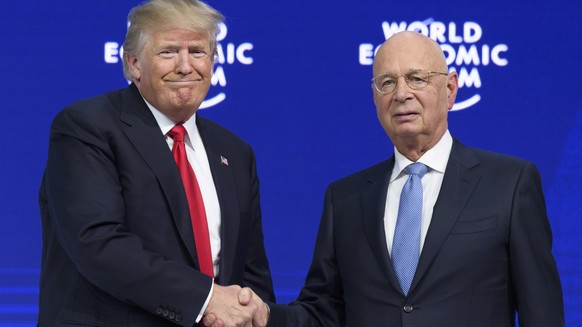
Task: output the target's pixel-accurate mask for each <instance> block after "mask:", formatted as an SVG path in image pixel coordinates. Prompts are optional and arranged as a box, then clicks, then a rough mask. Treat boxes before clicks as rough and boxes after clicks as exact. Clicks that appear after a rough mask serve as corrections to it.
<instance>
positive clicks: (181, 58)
mask: <svg viewBox="0 0 582 327" xmlns="http://www.w3.org/2000/svg"><path fill="white" fill-rule="evenodd" d="M191 60H192V58H191V56H190V53H189V52H188V50H185V51H184V50H182V51H180V52H178V55H177V56H176V73H178V74H182V75H187V74H190V73H191V72H192V70H193V68H192V63H191Z"/></svg>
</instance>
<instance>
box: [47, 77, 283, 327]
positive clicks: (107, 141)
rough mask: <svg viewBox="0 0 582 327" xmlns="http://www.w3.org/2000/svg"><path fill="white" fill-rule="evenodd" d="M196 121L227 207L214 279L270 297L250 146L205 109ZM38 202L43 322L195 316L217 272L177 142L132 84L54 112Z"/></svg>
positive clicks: (150, 321) (153, 322)
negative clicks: (201, 252) (200, 235)
mask: <svg viewBox="0 0 582 327" xmlns="http://www.w3.org/2000/svg"><path fill="white" fill-rule="evenodd" d="M197 125H198V129H199V131H200V136H201V137H202V140H203V142H204V145H205V148H206V152H207V155H208V161H209V163H210V168H211V171H212V176H213V179H214V184H215V186H216V192H217V194H218V200H219V203H220V210H221V235H220V236H221V243H222V250H221V253H220V273H219V276H218V277H217V278H216V280H215V282H216V283H218V284H221V285H230V284H238V285H241V286H248V287H251V288H252V289H253V290H254V291H255V292H257V294H259V295H260V296H261V297H263V298H265V299H273V300H274V294H273V288H272V282H271V276H270V272H269V266H268V263H267V257H266V255H265V249H264V245H263V233H262V222H261V210H260V205H259V182H258V179H257V175H256V170H255V159H254V154H253V151H252V149H251V148H250V146H249V145H248V144H246V143H244V142H243V141H242V140H240V139H239V138H238V137H236V136H235V135H234V134H232V133H231V132H229V131H227V130H226V129H224V128H222V127H220V126H218V125H216V124H214V123H212V122H210V121H208V120H206V119H204V118H202V117H199V116H198V117H197ZM221 156H222V157H224V158H226V159H227V160H228V164H225V163H223V162H221ZM40 208H41V215H42V225H43V250H42V268H41V281H40V300H39V318H38V323H39V325H40V326H79V325H82V326H166V325H167V326H174V325H176V324H178V325H182V326H193V325H194V322H195V319H196V317H197V315H198V313H199V312H200V310H201V308H202V306H203V304H204V301H205V300H206V298H207V296H208V294H209V291H210V287H211V283H212V279H211V278H210V277H208V276H206V275H204V274H202V273H201V272H200V271H199V266H198V261H197V257H196V250H195V243H194V236H193V233H192V227H191V223H190V214H189V210H188V204H187V200H186V196H185V192H184V188H183V186H182V180H181V178H180V174H179V172H178V169H177V166H176V163H175V161H174V159H173V157H172V153H171V150H170V149H169V147H168V145H167V143H166V141H165V138H164V135H163V134H162V132H161V131H160V128H159V126H158V124H157V122H156V120H155V119H154V117H153V115H152V114H151V112H150V110H149V109H148V108H147V106H146V104H145V102H144V101H143V99H142V97H141V95H140V94H139V92H138V90H137V88H136V87H135V86H134V85H130V86H129V87H128V88H127V89H123V90H119V91H115V92H111V93H108V94H105V95H102V96H99V97H95V98H92V99H87V100H82V101H80V102H77V103H75V104H73V105H71V106H69V107H68V108H65V110H63V111H62V112H60V113H59V114H58V115H57V116H56V118H55V119H54V121H53V124H52V127H51V133H50V144H49V153H48V160H47V166H46V170H45V174H44V177H43V181H42V185H41V189H40Z"/></svg>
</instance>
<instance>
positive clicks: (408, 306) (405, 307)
mask: <svg viewBox="0 0 582 327" xmlns="http://www.w3.org/2000/svg"><path fill="white" fill-rule="evenodd" d="M403 309H404V312H406V313H411V312H412V310H414V308H413V307H412V306H411V305H410V304H407V305H405V306H404V308H403Z"/></svg>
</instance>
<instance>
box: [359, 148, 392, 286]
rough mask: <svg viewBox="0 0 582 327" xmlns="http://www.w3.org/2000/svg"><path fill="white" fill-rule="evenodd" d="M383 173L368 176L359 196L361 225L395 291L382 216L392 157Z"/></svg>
mask: <svg viewBox="0 0 582 327" xmlns="http://www.w3.org/2000/svg"><path fill="white" fill-rule="evenodd" d="M382 167H383V168H384V169H383V171H382V172H381V173H380V174H378V175H374V176H370V178H369V182H370V183H371V184H370V186H369V187H367V188H366V189H364V190H363V191H362V193H361V195H360V201H361V204H362V207H361V210H362V216H361V217H362V225H363V226H364V233H365V234H366V238H367V240H368V243H369V244H370V248H371V249H372V251H373V252H374V256H375V257H376V260H377V261H378V264H379V265H380V268H381V269H382V271H383V272H384V274H385V276H386V278H387V279H388V280H389V281H390V283H391V284H392V286H393V287H394V288H395V289H396V290H400V286H399V285H398V279H397V278H396V274H395V273H394V269H393V268H392V264H391V263H390V255H389V254H388V247H387V245H386V231H385V229H384V214H385V212H384V211H385V209H386V195H387V192H388V182H389V180H390V174H391V172H392V168H394V157H392V158H391V159H390V160H389V161H388V162H387V165H383V166H382Z"/></svg>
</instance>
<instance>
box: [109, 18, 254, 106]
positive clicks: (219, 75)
mask: <svg viewBox="0 0 582 327" xmlns="http://www.w3.org/2000/svg"><path fill="white" fill-rule="evenodd" d="M218 30H219V33H218V35H217V36H216V41H217V45H216V52H217V58H216V62H215V63H214V72H213V74H212V79H211V81H210V84H211V85H212V87H211V88H210V91H209V92H208V93H209V94H208V95H207V96H206V100H204V101H203V102H202V104H201V105H200V109H204V108H209V107H212V106H215V105H217V104H219V103H221V102H222V101H224V100H225V99H226V93H225V91H224V89H225V88H226V74H225V72H224V67H226V65H233V64H235V63H240V64H243V65H251V64H252V63H253V58H252V57H251V56H250V55H249V52H250V51H251V50H252V49H253V44H252V43H250V42H243V43H240V44H238V45H237V44H235V43H230V42H229V43H222V42H221V41H224V39H225V38H226V35H227V34H228V28H227V26H226V25H225V24H224V23H221V24H220V26H219V29H218ZM104 60H105V63H107V64H117V63H119V62H120V61H121V60H123V48H122V47H121V45H120V44H119V43H118V42H106V43H105V46H104ZM215 89H218V90H215ZM215 92H216V94H215V95H213V96H211V95H210V93H215Z"/></svg>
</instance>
